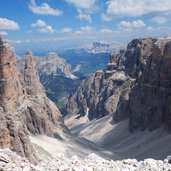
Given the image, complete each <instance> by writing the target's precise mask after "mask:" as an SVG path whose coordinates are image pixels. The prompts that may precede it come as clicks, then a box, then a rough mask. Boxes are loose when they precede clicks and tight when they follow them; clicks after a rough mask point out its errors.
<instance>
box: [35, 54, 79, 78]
mask: <svg viewBox="0 0 171 171" xmlns="http://www.w3.org/2000/svg"><path fill="white" fill-rule="evenodd" d="M36 66H37V70H38V73H39V76H40V78H41V79H43V78H42V77H44V76H49V75H54V76H56V75H59V76H64V77H67V78H71V79H75V78H76V76H74V75H73V74H72V73H71V65H70V64H68V63H67V62H66V61H65V60H64V59H62V58H60V57H59V56H58V55H57V54H56V53H54V52H50V53H48V55H47V56H46V57H43V58H36Z"/></svg>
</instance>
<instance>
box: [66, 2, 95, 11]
mask: <svg viewBox="0 0 171 171" xmlns="http://www.w3.org/2000/svg"><path fill="white" fill-rule="evenodd" d="M66 1H67V2H68V3H70V4H73V5H75V6H76V7H77V8H82V9H92V8H94V4H95V1H96V0H66Z"/></svg>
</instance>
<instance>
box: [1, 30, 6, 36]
mask: <svg viewBox="0 0 171 171" xmlns="http://www.w3.org/2000/svg"><path fill="white" fill-rule="evenodd" d="M0 35H1V36H7V35H8V33H7V32H6V31H0Z"/></svg>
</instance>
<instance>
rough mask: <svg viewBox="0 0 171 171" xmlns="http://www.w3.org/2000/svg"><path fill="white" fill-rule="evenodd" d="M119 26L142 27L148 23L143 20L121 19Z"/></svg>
mask: <svg viewBox="0 0 171 171" xmlns="http://www.w3.org/2000/svg"><path fill="white" fill-rule="evenodd" d="M119 26H121V27H126V28H142V27H145V26H146V24H145V23H144V22H143V21H142V20H136V21H132V22H131V21H121V22H120V23H119Z"/></svg>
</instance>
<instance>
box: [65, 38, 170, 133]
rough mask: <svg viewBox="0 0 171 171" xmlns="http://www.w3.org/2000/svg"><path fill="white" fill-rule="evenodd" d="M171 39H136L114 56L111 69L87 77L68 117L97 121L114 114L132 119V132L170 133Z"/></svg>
mask: <svg viewBox="0 0 171 171" xmlns="http://www.w3.org/2000/svg"><path fill="white" fill-rule="evenodd" d="M170 68H171V40H170V39H159V40H156V39H151V38H148V39H134V40H133V41H131V42H130V43H129V44H128V46H127V48H126V50H120V52H119V53H118V54H111V56H110V59H109V64H108V69H107V70H104V71H99V72H96V74H94V75H93V76H90V77H89V78H87V79H86V80H85V81H84V82H83V83H82V84H81V86H80V88H79V90H78V91H77V93H76V94H75V95H73V96H72V97H71V98H70V100H69V103H68V106H69V107H68V113H69V114H80V115H85V114H86V112H87V109H89V110H88V114H89V118H90V119H92V118H98V117H103V116H105V115H108V114H110V113H113V118H114V120H115V121H120V120H123V119H125V118H129V120H130V124H129V127H130V131H134V130H136V129H140V130H145V129H149V130H154V129H157V128H159V127H161V126H162V125H164V127H165V129H166V130H168V131H169V132H171V112H170V106H171V104H170V103H171V74H170V73H171V69H170Z"/></svg>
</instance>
